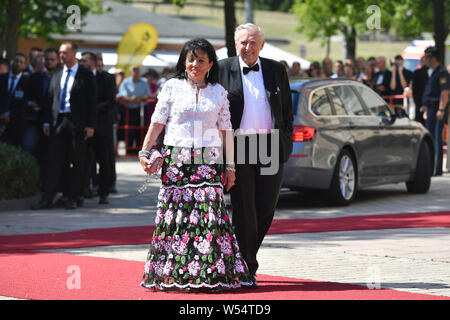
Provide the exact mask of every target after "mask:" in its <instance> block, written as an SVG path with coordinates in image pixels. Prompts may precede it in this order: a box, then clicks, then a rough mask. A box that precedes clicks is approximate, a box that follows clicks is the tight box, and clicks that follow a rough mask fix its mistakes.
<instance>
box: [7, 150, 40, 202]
mask: <svg viewBox="0 0 450 320" xmlns="http://www.w3.org/2000/svg"><path fill="white" fill-rule="evenodd" d="M38 186H39V165H38V163H37V160H36V159H35V158H34V157H33V156H32V155H31V154H29V153H28V152H26V151H23V150H22V149H20V148H16V147H13V146H10V145H7V144H5V143H0V199H14V198H24V197H31V196H34V195H36V193H37V192H38Z"/></svg>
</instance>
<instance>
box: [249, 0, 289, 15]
mask: <svg viewBox="0 0 450 320" xmlns="http://www.w3.org/2000/svg"><path fill="white" fill-rule="evenodd" d="M242 1H243V0H242ZM293 4H294V0H253V6H254V8H255V9H261V10H271V11H282V12H288V11H289V9H291V7H292V5H293Z"/></svg>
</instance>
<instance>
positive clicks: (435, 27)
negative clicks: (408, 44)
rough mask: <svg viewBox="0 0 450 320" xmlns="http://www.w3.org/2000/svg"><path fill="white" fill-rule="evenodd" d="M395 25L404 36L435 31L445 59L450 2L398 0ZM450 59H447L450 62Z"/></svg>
mask: <svg viewBox="0 0 450 320" xmlns="http://www.w3.org/2000/svg"><path fill="white" fill-rule="evenodd" d="M397 2H398V3H397V5H396V10H395V15H394V16H393V27H394V28H395V30H396V31H397V33H398V35H399V36H401V37H402V38H405V37H415V36H418V35H420V34H421V33H422V32H433V38H434V41H435V44H436V48H437V49H438V50H439V55H440V56H441V59H442V60H441V61H444V60H443V58H444V53H445V39H447V37H448V35H449V32H450V4H449V3H448V2H447V3H445V1H444V0H433V3H432V5H431V4H430V1H429V0H401V1H397ZM449 62H450V61H447V63H449Z"/></svg>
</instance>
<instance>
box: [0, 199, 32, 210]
mask: <svg viewBox="0 0 450 320" xmlns="http://www.w3.org/2000/svg"><path fill="white" fill-rule="evenodd" d="M38 198H39V196H34V197H30V198H22V199H12V200H0V212H3V211H20V210H31V206H32V204H33V203H35V202H36V201H37V200H38Z"/></svg>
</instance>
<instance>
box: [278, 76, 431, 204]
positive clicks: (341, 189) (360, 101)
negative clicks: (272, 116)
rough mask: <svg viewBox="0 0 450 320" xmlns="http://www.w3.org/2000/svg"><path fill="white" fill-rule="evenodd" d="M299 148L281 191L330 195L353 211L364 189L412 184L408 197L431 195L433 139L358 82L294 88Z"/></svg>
mask: <svg viewBox="0 0 450 320" xmlns="http://www.w3.org/2000/svg"><path fill="white" fill-rule="evenodd" d="M291 92H292V101H293V108H294V133H293V139H294V142H293V144H294V146H293V152H292V154H291V156H290V159H289V160H288V162H287V163H286V164H285V170H284V178H283V187H285V188H290V189H292V190H308V189H320V190H327V191H328V195H329V200H330V201H331V202H332V203H333V204H336V205H348V204H350V203H351V202H352V200H353V199H354V197H355V194H356V192H357V190H358V189H361V188H364V187H368V186H374V185H380V184H387V183H397V182H406V188H407V190H408V192H410V193H426V192H427V191H428V190H429V187H430V183H431V176H432V174H433V168H434V146H433V139H432V137H431V135H430V134H429V132H428V130H427V129H426V128H425V127H424V126H423V125H422V124H420V123H419V122H416V121H412V120H410V119H409V118H408V117H407V115H406V114H405V113H404V112H402V111H403V110H402V109H396V110H395V112H393V111H392V110H391V109H390V107H389V106H388V105H387V103H386V102H385V101H384V100H383V99H382V98H381V97H380V96H379V95H378V94H377V93H375V92H374V91H373V90H371V89H370V88H369V87H367V86H365V85H364V84H361V83H359V82H357V81H353V80H342V79H339V80H333V79H321V80H297V81H295V82H291Z"/></svg>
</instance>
